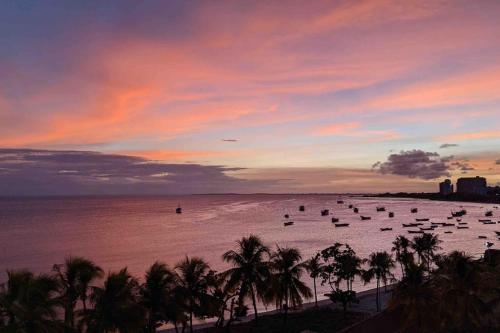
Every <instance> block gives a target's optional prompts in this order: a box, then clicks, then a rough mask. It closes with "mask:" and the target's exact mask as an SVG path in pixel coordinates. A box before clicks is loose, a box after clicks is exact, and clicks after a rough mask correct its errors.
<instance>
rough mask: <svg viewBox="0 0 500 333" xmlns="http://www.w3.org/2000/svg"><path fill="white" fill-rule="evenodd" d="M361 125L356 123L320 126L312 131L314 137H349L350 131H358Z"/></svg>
mask: <svg viewBox="0 0 500 333" xmlns="http://www.w3.org/2000/svg"><path fill="white" fill-rule="evenodd" d="M360 127H361V124H360V123H358V122H349V123H339V124H332V125H327V126H322V127H319V128H317V129H315V130H314V132H313V134H315V135H350V134H352V132H351V131H352V130H354V129H358V128H360Z"/></svg>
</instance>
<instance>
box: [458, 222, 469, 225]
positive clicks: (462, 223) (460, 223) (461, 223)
mask: <svg viewBox="0 0 500 333" xmlns="http://www.w3.org/2000/svg"><path fill="white" fill-rule="evenodd" d="M458 224H459V225H464V224H467V222H458Z"/></svg>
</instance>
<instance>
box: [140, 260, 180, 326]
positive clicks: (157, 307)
mask: <svg viewBox="0 0 500 333" xmlns="http://www.w3.org/2000/svg"><path fill="white" fill-rule="evenodd" d="M175 283H176V276H175V273H174V272H172V271H171V270H170V269H169V268H168V267H167V265H165V264H164V263H160V262H155V263H154V264H153V265H152V266H151V267H150V268H149V269H148V271H147V272H146V281H145V282H144V284H143V285H142V286H141V301H142V305H143V306H144V308H145V309H146V312H147V327H146V332H148V333H153V332H156V328H157V327H159V326H160V325H161V324H162V323H165V322H167V321H168V320H169V318H168V316H167V313H168V312H169V307H171V306H172V297H173V295H172V294H173V289H174V286H175Z"/></svg>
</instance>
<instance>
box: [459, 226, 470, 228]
mask: <svg viewBox="0 0 500 333" xmlns="http://www.w3.org/2000/svg"><path fill="white" fill-rule="evenodd" d="M457 229H469V227H468V226H457Z"/></svg>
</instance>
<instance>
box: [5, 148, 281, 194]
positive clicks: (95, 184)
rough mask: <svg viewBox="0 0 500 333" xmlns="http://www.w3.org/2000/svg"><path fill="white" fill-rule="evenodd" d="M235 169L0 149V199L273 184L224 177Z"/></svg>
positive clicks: (240, 188)
mask: <svg viewBox="0 0 500 333" xmlns="http://www.w3.org/2000/svg"><path fill="white" fill-rule="evenodd" d="M238 170H241V169H240V168H228V167H223V166H206V165H199V164H166V163H159V162H155V161H150V160H147V159H144V158H141V157H134V156H124V155H113V154H102V153H96V152H89V151H49V150H32V149H0V195H3V196H14V195H80V194H84V195H92V194H187V193H221V192H241V191H244V192H247V191H261V190H262V189H267V188H269V186H272V185H274V184H275V183H276V182H274V181H265V182H264V181H258V180H252V181H249V180H244V179H239V178H236V177H231V176H230V175H228V173H230V172H235V171H238Z"/></svg>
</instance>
